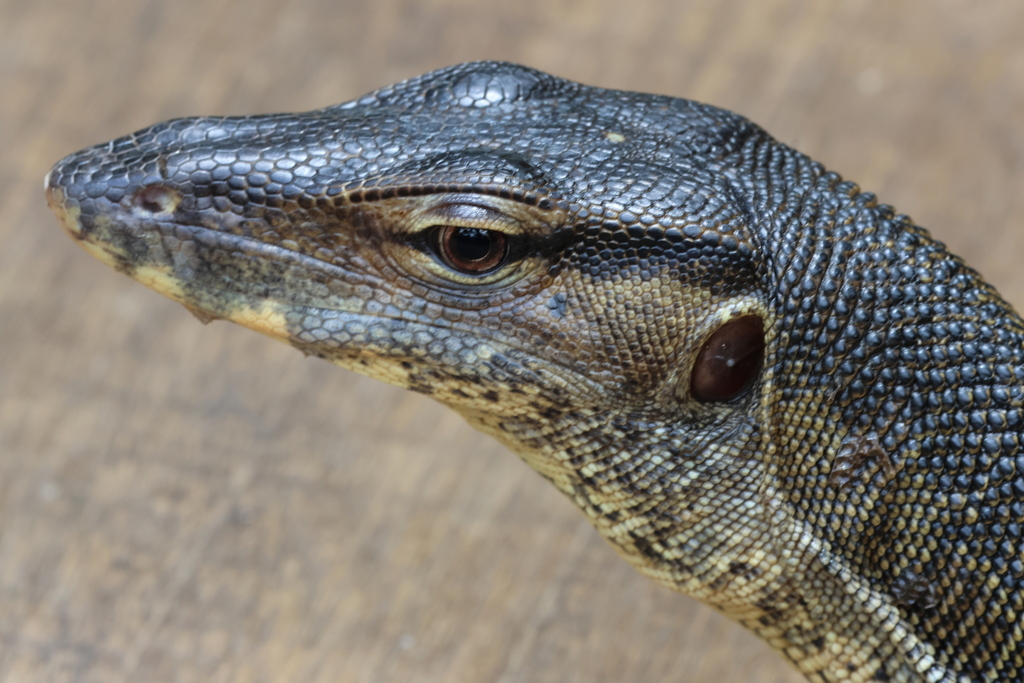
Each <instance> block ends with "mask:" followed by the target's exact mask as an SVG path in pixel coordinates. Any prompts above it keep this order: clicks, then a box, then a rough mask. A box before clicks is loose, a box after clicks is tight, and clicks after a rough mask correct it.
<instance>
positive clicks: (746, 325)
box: [690, 315, 765, 403]
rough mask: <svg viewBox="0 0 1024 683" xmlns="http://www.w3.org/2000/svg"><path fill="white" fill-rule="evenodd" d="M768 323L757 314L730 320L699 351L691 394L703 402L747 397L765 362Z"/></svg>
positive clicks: (692, 376)
mask: <svg viewBox="0 0 1024 683" xmlns="http://www.w3.org/2000/svg"><path fill="white" fill-rule="evenodd" d="M764 347H765V340H764V321H762V320H761V317H760V316H757V315H745V316H742V317H739V318H734V319H732V320H729V321H728V322H726V323H725V324H723V325H722V326H721V327H719V328H718V329H717V330H715V331H714V332H712V333H711V336H710V337H708V339H707V341H705V342H704V345H703V346H702V347H701V349H700V351H698V352H697V358H696V360H695V361H694V363H693V371H692V373H691V375H690V394H691V395H692V396H693V398H695V399H696V400H697V401H700V402H701V403H726V402H729V401H734V400H736V399H738V398H739V397H740V396H742V395H743V394H745V393H746V392H747V391H748V390H749V389H750V387H751V386H752V385H753V384H754V380H756V379H757V376H758V375H759V374H760V372H761V365H762V363H763V362H764Z"/></svg>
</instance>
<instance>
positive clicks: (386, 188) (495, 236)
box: [46, 63, 1024, 680]
mask: <svg viewBox="0 0 1024 683" xmlns="http://www.w3.org/2000/svg"><path fill="white" fill-rule="evenodd" d="M46 192H47V196H48V199H49V202H50V205H51V206H52V207H53V209H54V210H55V211H56V213H57V214H58V216H59V217H60V218H61V220H62V221H63V223H64V225H65V227H66V229H67V230H68V232H69V233H70V234H71V236H72V237H73V238H75V239H76V240H77V241H78V242H79V243H80V244H81V245H82V246H83V247H85V248H86V249H87V250H88V251H89V252H91V253H92V254H94V255H95V256H97V257H99V258H100V259H101V260H103V261H105V262H106V263H108V264H110V265H111V266H113V267H114V268H116V269H118V270H120V271H122V272H124V273H125V274H127V275H129V276H131V277H133V278H135V279H136V280H139V281H140V282H142V283H143V284H146V285H148V286H150V287H152V288H154V289H156V290H157V291H159V292H161V293H163V294H165V295H166V296H169V297H171V298H172V299H174V300H176V301H179V302H181V303H182V304H184V305H185V306H187V307H188V308H189V309H190V310H192V311H193V312H194V313H196V314H197V315H198V316H199V317H200V318H201V319H203V320H210V319H213V318H225V319H229V320H232V321H235V322H237V323H240V324H242V325H245V326H248V327H251V328H253V329H255V330H258V331H260V332H263V333H265V334H268V335H270V336H272V337H275V338H278V339H281V340H283V341H285V342H287V343H290V344H292V345H294V346H296V347H298V348H299V349H301V350H303V351H304V352H306V353H308V354H312V355H316V356H319V357H322V358H325V359H327V360H329V361H332V362H334V363H337V364H338V365H341V366H343V367H346V368H350V369H352V370H355V371H357V372H360V373H363V374H366V375H370V376H372V377H376V378H378V379H381V380H384V381H386V382H390V383H392V384H396V385H398V386H401V387H406V388H409V389H412V390H415V391H420V392H423V393H426V394H429V395H431V396H432V397H433V398H435V399H437V400H439V401H441V402H443V403H445V404H448V405H450V406H452V407H453V408H455V409H456V410H458V411H459V412H460V413H462V414H463V415H464V416H465V417H466V418H467V419H468V420H469V421H470V422H471V423H472V424H474V425H475V426H476V427H478V428H480V429H482V430H484V431H486V432H488V433H490V434H493V435H495V436H496V437H498V438H499V439H500V440H502V441H503V442H504V443H505V444H507V445H509V446H510V447H511V448H513V449H514V450H516V451H517V452H519V453H520V454H521V455H522V456H523V457H524V458H525V459H526V460H527V461H528V462H529V463H530V464H531V465H532V466H533V467H534V468H535V469H537V470H538V471H539V472H540V473H541V474H543V475H544V476H545V477H547V478H548V479H549V480H551V481H552V482H553V483H554V484H555V485H556V486H558V487H559V488H560V489H561V490H562V491H563V492H565V493H566V494H567V495H569V496H570V497H571V498H572V499H573V500H574V501H575V502H576V503H577V504H578V505H579V506H580V507H581V508H582V509H583V510H584V511H585V512H586V513H587V514H588V516H589V517H590V519H591V521H592V522H593V523H594V525H595V526H596V527H597V528H598V529H599V530H600V531H601V533H602V534H604V536H605V537H607V538H608V539H609V540H610V541H612V543H613V544H614V545H615V546H616V547H617V548H618V549H619V550H620V551H621V552H622V554H623V555H624V556H625V557H626V558H627V559H629V560H630V561H631V562H633V563H634V564H635V565H636V566H637V567H638V568H639V569H641V570H642V571H644V572H645V573H647V574H648V575H650V576H652V577H654V578H656V579H658V580H660V581H662V582H664V583H666V584H668V585H670V586H672V587H674V588H676V589H678V590H681V591H683V592H686V593H689V594H691V595H694V596H695V597H698V598H700V599H702V600H704V601H706V602H710V603H712V604H714V605H716V606H717V607H719V608H720V609H722V610H723V611H725V612H726V613H728V614H730V615H731V616H733V617H734V618H736V619H738V620H740V621H741V622H743V623H744V624H746V625H747V626H748V627H750V628H753V629H755V630H757V631H758V632H759V633H761V635H762V636H764V637H765V638H767V639H768V640H769V642H770V643H771V644H772V645H773V646H774V647H776V648H778V649H781V650H783V651H784V652H785V653H786V654H787V656H789V657H790V658H792V659H794V660H795V661H798V662H800V665H801V668H802V670H804V671H805V673H808V674H809V675H811V677H812V679H813V680H847V679H849V680H853V679H857V680H867V679H868V678H869V677H870V678H871V679H872V680H912V679H913V680H917V678H918V677H920V675H921V674H922V672H924V671H926V670H930V671H931V673H930V674H929V677H928V678H929V680H940V679H942V680H947V679H946V678H945V677H944V676H945V674H943V673H942V671H943V670H944V669H943V668H942V667H943V666H944V665H939V664H935V662H936V661H937V660H936V659H935V658H936V657H940V658H941V657H946V659H945V660H943V661H947V662H948V661H954V660H956V661H961V655H960V654H959V653H960V652H962V651H965V650H964V648H963V647H961V645H962V643H961V642H960V641H958V640H957V639H956V638H953V637H952V636H950V638H952V640H949V643H950V644H949V646H948V648H947V651H946V654H942V653H937V651H936V650H935V649H934V648H932V646H931V645H929V644H928V643H927V641H922V640H918V639H917V636H915V635H913V634H914V633H916V631H915V628H917V627H918V626H920V625H921V624H926V625H927V629H933V632H934V633H938V634H941V635H940V637H939V638H940V639H941V640H944V639H946V637H947V635H948V634H953V633H961V634H963V633H967V632H968V631H963V630H962V629H961V628H960V626H961V625H962V624H964V623H974V622H973V620H974V619H975V617H977V616H978V614H979V612H978V611H977V606H978V605H988V607H986V610H987V613H988V614H989V615H990V616H989V617H987V618H989V622H987V623H990V624H991V623H994V622H992V621H991V620H992V619H997V618H1002V617H999V614H1000V611H1001V607H993V605H994V604H996V603H993V602H989V603H984V602H978V601H975V595H976V594H975V593H970V592H966V593H963V594H962V597H961V593H960V592H957V591H953V590H952V588H950V586H952V585H956V586H969V585H974V586H975V587H978V586H985V587H986V588H985V589H986V590H989V589H994V587H995V586H996V585H997V584H998V582H996V583H993V582H992V579H993V577H995V576H996V573H998V574H999V576H1002V577H1003V581H1004V584H1002V585H1009V586H1010V587H1011V588H1012V589H1013V590H1016V587H1019V577H1020V575H1021V572H1024V568H1022V566H1021V563H1020V561H1019V559H1020V558H1019V545H1015V543H1016V541H1014V543H1009V542H1006V543H1002V544H1000V545H998V547H997V544H996V543H995V541H992V540H988V541H985V543H984V544H982V543H981V542H980V541H978V540H977V539H979V538H980V539H984V538H986V534H989V533H991V534H992V538H996V537H1002V538H1010V537H1012V538H1014V539H1016V538H1017V536H1018V534H1017V532H1016V531H1012V532H1007V534H1005V535H1004V533H1003V530H1002V526H1001V524H1003V523H1004V522H1007V521H1010V522H1013V520H1019V519H1020V518H1021V516H1022V515H1024V512H1022V510H1024V504H1022V503H1021V502H1020V496H1021V491H1024V487H1021V486H1019V484H1020V481H1021V480H1020V478H1019V470H1020V468H1021V465H1020V462H1021V460H1020V458H1019V457H1018V456H1016V453H1017V452H1018V450H1019V432H1020V425H1021V423H1022V421H1024V417H1022V414H1024V413H1022V411H1021V409H1020V404H1021V400H1022V399H1021V391H1020V387H1019V386H1018V382H1017V379H1016V378H1017V377H1018V376H1019V374H1020V368H1021V367H1022V365H1024V360H1022V352H1021V351H1020V349H1021V342H1020V339H1021V335H1022V334H1024V332H1022V329H1024V327H1022V325H1021V323H1020V320H1019V318H1017V316H1016V315H1015V314H1014V313H1013V312H1012V309H1011V308H1010V307H1009V306H1008V305H1007V304H1006V303H1005V302H1004V301H1002V299H1000V298H999V296H998V294H997V293H996V292H995V290H993V289H992V288H991V287H990V286H989V285H987V284H985V283H984V282H983V281H981V280H980V278H978V277H977V274H976V273H974V272H973V271H971V270H970V269H969V268H967V267H966V266H965V265H964V264H963V263H962V262H961V261H960V260H959V259H957V258H956V257H954V256H952V255H950V254H948V253H947V252H946V251H945V249H944V248H943V246H942V245H941V244H940V243H938V242H935V241H934V240H932V239H931V238H930V237H929V236H928V234H927V232H926V231H925V230H923V229H921V228H918V227H916V226H914V225H913V224H912V223H911V222H910V220H909V219H908V218H907V217H905V216H898V215H895V213H894V212H893V211H892V209H891V207H887V206H884V205H878V204H877V203H876V202H875V200H874V197H873V196H872V195H870V194H868V193H861V192H860V191H859V190H858V188H857V187H856V186H855V185H854V184H852V183H847V182H844V181H842V179H841V178H839V176H837V175H835V174H833V173H828V172H826V171H825V170H824V168H823V167H822V166H820V165H819V164H816V163H814V162H812V161H810V160H809V159H808V158H807V157H805V156H803V155H801V154H799V153H797V152H795V151H794V150H792V149H789V148H788V147H785V146H784V145H781V144H779V143H777V142H775V141H774V140H772V139H771V138H770V137H768V136H767V135H766V134H765V133H764V132H763V131H761V130H760V129H759V128H757V127H756V126H754V125H753V124H751V123H750V122H748V121H747V120H745V119H743V118H741V117H739V116H736V115H734V114H730V113H728V112H725V111H722V110H719V109H715V108H713V107H708V106H704V105H700V104H697V103H694V102H689V101H686V100H678V99H672V98H667V97H656V96H651V95H642V94H637V93H623V92H616V91H610V90H601V89H597V88H590V87H586V86H582V85H579V84H576V83H571V82H568V81H564V80H561V79H557V78H554V77H551V76H548V75H545V74H542V73H539V72H536V71H532V70H529V69H525V68H523V67H518V66H514V65H510V64H503V63H476V64H466V65H462V66H457V67H453V68H450V69H444V70H441V71H437V72H434V73H431V74H427V75H425V76H422V77H420V78H416V79H412V80H410V81H406V82H404V83H400V84H398V85H395V86H392V87H388V88H384V89H382V90H379V91H377V92H374V93H371V94H369V95H367V96H365V97H362V98H360V99H358V100H355V101H352V102H348V103H346V104H342V105H338V106H335V107H329V108H326V109H321V110H317V111H313V112H307V113H304V114H282V115H271V116H255V117H244V118H239V117H235V118H188V119H179V120H175V121H169V122H166V123H162V124H158V125H156V126H152V127H150V128H147V129H144V130H141V131H139V132H137V133H135V134H133V135H129V136H126V137H122V138H119V139H117V140H114V141H112V142H110V143H108V144H104V145H99V146H96V147H92V148H89V149H86V150H83V151H82V152H79V153H77V154H73V155H71V156H69V157H67V158H66V159H64V160H63V161H61V162H59V163H58V164H57V165H56V166H55V167H54V168H53V170H52V171H51V172H50V174H49V175H48V176H47V180H46ZM965 434H966V436H965ZM1015 473H1016V474H1015ZM968 475H970V476H968ZM976 522H977V526H972V525H974V524H975V523H976ZM919 523H920V524H919ZM983 524H986V525H989V526H987V527H985V529H982V525H983ZM1016 526H1017V524H1016V523H1015V522H1013V523H1011V524H1010V527H1009V528H1014V527H1016ZM964 530H967V531H969V532H970V534H969V536H970V535H973V537H974V540H971V541H970V544H967V543H966V542H965V541H964V535H963V533H962V532H963V531H964ZM990 569H992V571H993V572H996V573H987V572H989V570H990ZM971 572H975V574H971ZM1007 580H1009V581H1010V583H1009V584H1006V583H1005V581H1007ZM1014 582H1017V583H1014ZM937 586H938V587H945V588H946V589H947V590H946V592H945V593H943V594H942V595H941V596H940V595H939V593H938V588H936V587H937ZM1000 590H1002V589H1000ZM991 595H993V596H994V597H993V600H995V601H996V602H997V603H998V605H999V606H1001V605H1003V604H1004V603H1005V600H1004V599H1003V598H1000V597H999V593H997V592H996V593H992V594H991ZM1003 597H1004V598H1005V594H1003ZM940 598H941V600H942V601H944V602H942V603H941V604H940V602H939V601H940ZM979 599H980V598H979ZM936 609H940V610H941V611H938V612H937V611H935V610H936ZM915 615H916V616H915ZM942 615H945V616H942ZM914 620H916V621H914ZM833 624H838V626H833ZM853 624H856V625H857V626H856V627H855V626H853ZM915 625H916V626H915ZM1000 628H1008V627H1006V626H1005V622H1004V626H1003V627H1000ZM836 629H839V630H836ZM858 629H859V630H858ZM981 632H983V633H984V632H985V631H984V630H982V631H981ZM883 633H888V634H890V636H886V638H888V640H885V642H882V641H879V640H878V635H879V634H883ZM965 637H966V636H965ZM990 642H991V643H992V644H993V645H992V646H993V647H1001V645H1000V642H1001V641H1000V640H999V639H992V640H991V641H990ZM843 643H846V645H843ZM976 644H977V642H975V641H972V642H969V643H967V645H968V646H969V648H968V649H967V650H966V651H967V652H974V650H973V648H974V646H975V645H976ZM978 652H980V653H981V654H977V653H975V654H973V655H971V656H976V657H977V662H980V663H979V664H977V666H978V667H988V666H989V654H991V652H990V651H989V650H979V651H978ZM951 653H952V654H951ZM965 656H966V655H965ZM883 660H884V661H883ZM880 661H881V662H882V664H880V663H879V662H880ZM992 661H996V660H992ZM1000 661H1003V660H1000ZM1006 661H1009V660H1006ZM876 670H877V671H876ZM977 670H978V671H981V670H982V668H978V669H977ZM985 671H989V669H988V668H985ZM877 672H882V673H884V676H883V675H882V673H879V674H878V676H877V677H876V676H875V674H876V673H877ZM908 672H909V673H908ZM833 674H834V675H833Z"/></svg>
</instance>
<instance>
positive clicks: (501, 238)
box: [431, 225, 508, 275]
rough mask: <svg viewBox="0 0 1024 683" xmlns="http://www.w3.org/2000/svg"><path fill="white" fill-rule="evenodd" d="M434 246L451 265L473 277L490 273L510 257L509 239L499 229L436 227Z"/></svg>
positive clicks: (439, 254) (432, 241)
mask: <svg viewBox="0 0 1024 683" xmlns="http://www.w3.org/2000/svg"><path fill="white" fill-rule="evenodd" d="M431 243H432V245H433V247H434V251H436V252H437V254H438V256H440V257H441V260H442V261H444V262H445V263H446V264H447V265H448V266H450V267H451V268H453V269H455V270H457V271H459V272H460V273H467V274H470V275H480V274H482V273H487V272H490V271H492V270H494V269H495V268H497V267H498V266H500V265H501V264H502V263H504V262H505V257H506V256H508V239H507V238H506V237H505V235H504V234H502V233H500V232H497V231H496V230H484V229H482V228H467V227H460V226H457V225H442V226H438V227H436V228H434V231H433V233H432V238H431Z"/></svg>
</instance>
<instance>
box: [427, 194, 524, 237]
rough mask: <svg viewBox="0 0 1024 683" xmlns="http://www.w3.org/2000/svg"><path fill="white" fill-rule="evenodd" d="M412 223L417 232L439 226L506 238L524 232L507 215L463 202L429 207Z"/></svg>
mask: <svg viewBox="0 0 1024 683" xmlns="http://www.w3.org/2000/svg"><path fill="white" fill-rule="evenodd" d="M413 223H414V226H415V228H414V229H415V230H416V231H417V232H419V231H422V230H430V229H433V228H436V227H437V226H439V225H451V226H456V227H461V228H478V229H480V230H492V231H495V232H500V233H503V234H504V235H506V236H508V237H517V236H520V235H523V234H524V233H525V232H526V231H525V230H523V226H522V224H521V223H520V222H519V221H517V220H516V219H514V218H512V217H511V216H508V215H507V214H504V213H502V212H500V211H496V210H494V209H492V208H490V207H486V206H480V205H479V204H471V203H464V202H446V203H444V204H439V205H435V206H431V207H429V208H428V209H426V210H425V211H423V212H422V213H420V214H418V215H417V216H416V217H415V219H414V221H413Z"/></svg>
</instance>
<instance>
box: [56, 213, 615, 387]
mask: <svg viewBox="0 0 1024 683" xmlns="http://www.w3.org/2000/svg"><path fill="white" fill-rule="evenodd" d="M98 215H104V216H106V217H108V218H112V219H114V220H113V221H112V222H116V224H118V225H120V226H122V227H121V229H122V230H126V231H127V230H131V231H133V232H141V231H143V230H146V229H149V226H145V227H143V226H139V225H137V224H134V225H133V224H132V223H131V222H128V221H123V220H122V221H117V219H116V217H115V214H112V213H110V214H98ZM150 225H151V226H153V228H155V229H157V230H160V231H166V229H167V228H174V229H178V230H187V231H189V232H191V233H192V234H194V235H195V236H196V237H197V241H198V240H199V236H202V238H201V243H202V244H203V246H204V247H206V248H207V249H211V250H216V251H223V252H225V253H230V252H238V251H243V252H245V253H246V254H247V255H248V256H249V257H250V258H253V259H255V260H257V261H260V262H263V263H267V262H271V261H273V262H278V263H282V264H285V265H287V266H291V267H298V268H302V269H305V270H307V271H310V272H317V273H320V274H322V275H323V276H324V277H325V278H329V279H330V280H332V281H334V282H346V283H348V281H349V280H351V279H352V273H351V272H350V271H347V270H345V269H343V268H341V267H339V266H336V265H334V264H332V263H328V262H326V261H323V260H321V259H318V258H316V257H314V256H311V255H309V254H304V253H302V252H298V251H295V250H292V249H287V248H284V247H280V246H276V245H272V244H267V243H265V242H260V241H259V240H255V239H253V238H251V237H245V236H242V235H236V234H233V233H228V232H223V231H220V230H215V229H212V228H208V227H205V226H200V225H189V224H183V223H178V222H174V221H160V220H154V221H151V222H150ZM69 227H70V226H69ZM75 227H77V228H78V230H77V231H75V233H76V234H77V235H78V240H79V243H80V244H82V246H83V247H85V248H86V251H88V252H89V253H91V254H92V255H93V256H96V257H97V258H99V259H100V260H102V261H104V262H106V263H107V264H108V265H111V266H112V267H114V268H115V269H117V270H121V271H124V272H126V273H127V274H129V275H130V276H131V277H132V278H133V279H135V280H137V281H140V282H141V283H142V284H144V285H146V286H147V287H149V288H151V289H154V290H156V291H157V292H159V293H160V294H163V295H164V296H166V297H168V298H170V299H172V300H174V301H177V302H178V303H180V304H182V305H184V306H185V307H186V308H188V309H189V310H190V311H192V313H193V314H195V315H197V316H198V317H200V319H205V316H211V317H212V318H224V319H227V320H231V321H232V322H235V323H237V324H240V325H242V326H244V327H249V328H251V329H256V330H257V331H259V332H262V333H264V334H267V335H268V336H270V337H273V338H275V339H278V340H280V341H286V342H288V343H292V344H295V345H299V346H308V347H327V348H331V349H332V350H333V349H337V350H339V351H341V350H344V349H345V346H344V345H338V346H334V345H330V344H329V343H325V342H326V340H324V341H307V340H303V339H300V338H299V337H297V336H296V335H295V334H294V333H293V332H292V331H290V330H287V328H286V327H285V326H282V325H276V326H274V328H273V329H267V328H266V327H265V326H263V325H253V324H251V321H250V318H249V316H238V315H237V314H236V313H233V312H231V311H225V310H216V309H210V308H208V307H206V306H204V305H203V302H202V301H200V300H198V299H196V298H193V297H191V296H189V295H188V292H189V289H190V288H189V285H190V283H191V280H190V279H188V278H183V277H181V276H179V275H178V274H177V273H178V267H176V266H175V264H173V262H172V261H170V260H157V261H155V262H153V265H147V264H145V263H144V261H141V260H140V259H137V258H133V257H131V256H130V255H126V254H125V253H123V251H122V250H120V249H118V248H117V246H116V245H114V244H112V243H111V242H110V241H108V240H104V239H101V238H98V237H97V236H96V234H95V231H92V230H85V231H83V230H81V228H80V225H79V221H76V222H75ZM98 252H102V253H98ZM125 264H127V266H128V267H127V269H126V268H125ZM154 268H156V269H159V268H167V269H168V270H169V272H166V273H165V274H164V278H165V279H166V280H167V281H166V282H163V283H161V282H157V281H155V278H154V277H153V276H152V273H151V271H152V270H154ZM133 269H134V270H133ZM162 279H163V278H162ZM361 284H367V285H369V286H371V287H372V286H373V285H372V284H371V283H369V282H367V283H349V286H351V287H356V286H359V285H361ZM203 289H204V291H206V292H215V293H218V294H220V295H222V297H215V299H223V300H232V299H237V298H238V297H239V295H240V294H241V295H242V296H244V297H245V298H246V299H248V300H249V305H250V307H251V308H253V309H259V307H260V304H262V305H263V306H270V307H273V308H276V309H281V308H283V309H289V310H291V311H292V312H294V313H296V314H301V313H302V312H309V313H311V314H315V312H317V311H329V312H331V313H332V314H338V315H343V316H345V317H347V318H349V319H351V320H353V321H357V320H362V321H366V325H367V326H369V325H370V324H372V323H374V322H377V323H380V322H388V323H392V324H396V325H409V326H416V327H419V328H423V329H434V330H441V331H444V332H449V333H451V332H455V333H463V334H467V335H471V336H475V337H480V336H481V330H480V329H479V328H478V327H472V326H463V325H458V324H457V323H452V324H451V325H450V326H444V325H438V324H436V323H434V322H430V321H425V320H422V319H420V318H406V317H401V316H396V315H389V314H387V313H379V314H378V313H366V312H365V311H363V310H356V309H355V306H358V307H359V308H360V309H361V308H362V304H363V303H365V302H364V301H363V299H361V298H359V297H357V296H356V295H355V294H354V293H353V294H352V295H351V296H350V297H348V299H351V301H352V302H353V304H354V305H346V297H342V296H338V297H336V298H335V300H334V301H324V302H322V303H321V304H314V303H309V302H296V301H288V300H286V299H281V298H277V297H272V296H262V295H259V294H253V293H252V292H251V291H248V289H247V288H246V287H244V286H239V287H237V288H232V287H226V286H224V284H223V283H213V282H209V283H204V284H203ZM483 336H484V339H483V340H482V341H484V342H485V343H486V344H487V345H488V346H490V347H491V349H492V352H493V353H494V354H500V355H505V354H507V352H508V351H512V352H517V353H516V355H519V356H520V358H519V359H516V360H515V361H514V362H515V363H516V364H523V361H524V360H525V359H530V358H534V357H535V356H534V354H533V353H532V352H531V351H530V350H529V349H527V348H523V347H521V346H518V345H515V344H510V343H509V342H508V340H507V339H501V340H499V339H498V338H497V337H496V336H495V335H489V334H487V335H483ZM532 365H533V363H526V364H523V366H524V368H526V369H527V370H529V371H535V370H534V368H532V367H530V366H532ZM543 365H544V366H546V367H547V368H548V374H549V375H551V376H552V377H555V376H557V377H558V378H559V380H558V383H559V384H564V385H566V386H569V385H574V388H575V390H576V391H584V392H585V391H591V392H596V391H599V390H601V388H602V385H601V384H600V383H598V382H596V381H594V380H592V379H590V378H588V377H586V376H585V375H582V374H581V373H579V372H578V371H576V370H573V369H572V368H570V367H569V366H567V365H566V364H564V363H560V362H558V361H556V360H553V359H545V362H544V363H543ZM556 368H557V369H558V370H561V372H551V370H554V369H556Z"/></svg>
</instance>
